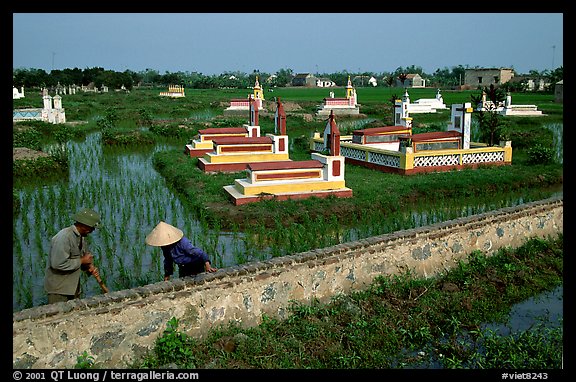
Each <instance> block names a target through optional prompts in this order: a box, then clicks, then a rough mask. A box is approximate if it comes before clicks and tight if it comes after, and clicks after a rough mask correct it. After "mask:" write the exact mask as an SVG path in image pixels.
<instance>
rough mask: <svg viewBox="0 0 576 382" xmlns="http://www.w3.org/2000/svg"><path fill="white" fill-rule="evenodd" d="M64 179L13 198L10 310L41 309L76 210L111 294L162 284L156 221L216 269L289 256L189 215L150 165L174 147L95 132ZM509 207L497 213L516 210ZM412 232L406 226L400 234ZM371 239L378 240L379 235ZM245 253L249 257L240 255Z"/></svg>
mask: <svg viewBox="0 0 576 382" xmlns="http://www.w3.org/2000/svg"><path fill="white" fill-rule="evenodd" d="M67 148H68V156H69V167H70V169H69V171H70V172H69V178H68V179H63V180H61V181H56V182H52V183H50V184H45V185H43V186H41V187H38V186H33V187H24V188H22V189H20V190H19V191H18V198H19V200H20V206H21V208H20V210H19V212H18V213H17V214H15V216H14V218H13V229H14V231H13V311H19V310H22V309H25V308H30V307H33V306H39V305H43V304H46V302H47V297H46V294H45V292H44V287H43V282H44V271H45V267H46V261H47V257H48V252H49V250H50V238H51V237H52V236H53V235H54V234H56V233H57V232H58V231H59V230H60V229H61V228H63V227H66V226H68V225H70V224H72V220H71V216H72V214H73V213H74V212H76V211H77V210H78V209H80V208H82V207H88V208H93V209H95V210H96V211H98V212H99V213H100V214H101V215H102V225H101V226H100V227H99V228H98V229H97V230H96V231H95V232H94V233H93V234H91V235H89V236H88V245H89V248H90V249H91V250H92V252H93V253H94V255H95V261H96V265H97V266H98V268H99V269H100V275H101V276H102V278H103V280H104V282H105V283H106V285H107V286H108V288H109V289H110V290H111V291H114V290H122V289H128V288H133V287H137V286H142V285H146V284H149V283H154V282H158V281H161V280H162V279H163V265H162V254H161V251H160V249H159V248H156V247H150V246H147V245H146V244H145V242H144V240H145V237H146V235H148V233H149V232H150V231H151V230H152V229H153V228H154V227H155V226H156V224H158V222H159V221H160V220H163V221H166V222H168V223H170V224H173V225H175V226H177V227H179V228H181V229H182V230H183V231H184V232H185V235H186V236H187V237H188V238H189V239H190V240H191V241H192V242H193V243H194V245H196V246H198V247H200V248H203V249H204V250H206V251H207V253H208V254H209V255H210V256H211V259H212V263H213V264H214V265H215V266H216V267H219V268H222V267H227V266H232V265H237V264H241V263H245V262H249V261H253V260H263V259H267V258H270V257H272V256H278V255H282V254H286V253H290V250H291V249H289V248H288V249H282V251H280V252H279V250H278V249H277V248H276V249H271V248H266V247H264V248H259V249H255V248H254V247H253V245H254V244H253V242H254V240H255V239H254V237H251V238H250V237H248V236H254V235H252V234H245V233H242V232H223V231H214V230H211V229H209V228H208V227H206V226H205V225H203V224H201V223H200V222H199V221H198V220H197V219H196V218H195V216H194V215H193V214H192V213H191V212H189V211H187V210H186V209H185V208H184V207H183V205H182V204H181V202H180V201H179V199H178V198H177V197H176V196H174V195H173V193H172V191H171V190H170V189H169V188H168V187H167V185H166V184H165V181H164V178H163V177H162V176H161V175H160V174H158V173H157V172H156V170H155V169H154V168H153V165H152V157H153V154H154V153H155V152H156V151H159V150H166V149H175V148H177V149H179V148H180V147H179V146H178V147H177V145H176V144H175V143H158V144H156V145H154V146H150V147H148V148H143V147H139V148H138V149H137V150H135V149H126V148H121V149H119V148H103V146H102V143H101V139H100V133H99V132H96V133H90V134H88V135H87V136H86V138H85V139H84V140H83V141H70V142H68V143H67ZM523 202H525V201H524V200H508V201H505V202H504V204H506V205H502V204H499V205H498V206H496V208H502V207H506V206H510V205H517V204H521V203H523ZM494 208H495V206H486V205H482V206H464V207H462V206H459V207H455V211H451V212H450V213H449V214H444V213H441V211H440V212H439V211H437V210H431V211H412V212H407V216H406V217H405V219H406V221H407V222H408V223H407V224H408V225H412V226H423V225H428V224H432V223H436V222H438V221H441V220H448V219H453V218H455V217H459V216H467V215H471V214H477V213H481V212H484V211H485V210H490V209H494ZM404 228H410V227H408V226H404V227H402V228H401V229H404ZM381 233H382V232H377V233H376V234H381ZM374 234H375V233H374V230H373V228H371V227H367V228H354V229H350V230H343V231H340V232H338V234H337V235H331V236H335V238H334V237H333V238H332V239H331V240H332V244H330V245H333V244H337V243H334V240H335V241H337V242H347V241H352V240H357V239H359V238H364V237H368V236H373V235H374ZM246 253H250V254H251V256H246V255H245V254H246ZM81 283H82V290H83V295H84V296H85V297H89V296H93V295H97V294H100V293H102V292H101V290H100V287H99V285H98V283H97V282H96V281H95V280H94V279H93V278H89V277H82V278H81Z"/></svg>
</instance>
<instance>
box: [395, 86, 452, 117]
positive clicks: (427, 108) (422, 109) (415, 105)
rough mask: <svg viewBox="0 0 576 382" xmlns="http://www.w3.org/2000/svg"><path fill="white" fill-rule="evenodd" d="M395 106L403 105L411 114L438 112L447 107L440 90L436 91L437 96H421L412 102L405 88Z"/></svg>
mask: <svg viewBox="0 0 576 382" xmlns="http://www.w3.org/2000/svg"><path fill="white" fill-rule="evenodd" d="M394 107H402V108H403V109H405V110H406V112H408V113H411V114H418V113H436V110H438V109H447V107H446V105H445V104H444V100H443V99H442V95H440V90H438V93H436V98H421V99H419V100H417V101H415V102H410V96H409V95H408V90H406V89H405V91H404V95H403V96H402V99H399V100H396V102H395V104H394Z"/></svg>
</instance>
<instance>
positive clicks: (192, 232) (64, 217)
mask: <svg viewBox="0 0 576 382" xmlns="http://www.w3.org/2000/svg"><path fill="white" fill-rule="evenodd" d="M169 148H171V146H170V145H166V144H163V145H156V146H150V147H141V148H139V149H138V150H130V149H108V148H106V149H104V150H103V149H102V144H101V140H100V133H93V134H89V135H88V136H87V137H86V139H85V141H82V142H70V143H69V144H68V150H69V160H70V176H69V182H61V183H58V184H54V185H46V186H44V187H36V188H25V189H23V190H20V192H19V198H20V202H21V210H20V211H21V212H20V213H19V214H18V215H17V216H15V218H14V246H13V257H14V263H13V271H14V280H13V285H14V294H13V309H14V310H20V309H23V308H26V307H31V306H36V305H41V304H45V303H46V296H45V292H44V288H43V282H44V268H45V266H46V259H47V256H48V252H49V250H50V238H51V237H52V236H53V235H54V234H56V232H58V231H59V230H60V229H61V228H64V227H66V226H68V225H70V224H72V223H73V221H72V220H71V218H70V217H71V216H72V215H73V214H74V213H75V212H76V211H77V210H78V209H80V208H82V207H89V208H93V209H94V210H96V211H98V212H99V213H100V214H101V215H102V226H101V227H99V228H98V229H97V230H96V231H95V232H94V233H92V234H91V235H89V236H88V239H87V240H88V243H89V244H88V245H89V247H90V248H91V250H92V252H93V253H94V255H95V262H96V266H97V267H98V268H99V269H100V274H101V276H102V278H103V279H104V281H105V283H106V285H107V286H108V288H109V289H110V290H112V291H113V290H119V289H126V288H131V287H135V286H140V285H143V284H147V283H152V282H157V281H161V280H162V279H163V269H162V261H161V258H162V255H161V251H160V249H159V248H156V247H150V246H147V245H146V244H145V242H144V239H145V237H146V235H147V234H148V233H149V232H150V231H151V230H152V229H153V228H154V226H155V225H156V224H158V222H159V221H160V220H163V221H166V222H168V223H170V224H172V225H175V226H177V227H179V228H181V229H182V230H183V231H184V232H185V234H186V236H187V237H188V238H189V239H190V240H191V241H192V242H193V243H194V244H195V245H197V246H199V247H201V248H204V249H205V250H206V251H207V252H208V253H209V255H210V256H211V258H212V262H213V264H215V266H217V267H222V266H229V265H232V264H234V263H235V262H236V260H235V258H234V256H233V255H232V254H230V253H228V251H227V248H228V247H234V248H238V250H239V251H241V250H242V241H241V234H239V233H235V234H234V235H233V234H231V233H227V232H217V233H214V232H211V231H210V230H206V229H205V228H204V227H202V226H200V224H199V223H198V221H197V220H196V219H195V218H194V216H193V214H192V213H191V212H188V211H186V209H185V208H184V207H183V206H182V204H181V203H180V201H179V200H178V198H176V197H174V195H173V194H172V192H171V191H170V190H169V189H168V188H167V186H166V185H165V182H164V179H163V178H162V177H161V176H160V175H159V174H158V173H157V172H156V171H155V170H154V168H153V166H152V156H153V154H154V152H156V151H157V150H165V149H169ZM232 240H235V241H238V242H237V243H234V244H233V245H232V244H231V241H232ZM82 288H83V290H84V296H91V295H94V294H99V293H101V292H100V289H99V286H98V284H97V283H96V282H95V281H94V280H93V279H91V278H85V277H83V278H82Z"/></svg>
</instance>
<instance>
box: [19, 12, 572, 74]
mask: <svg viewBox="0 0 576 382" xmlns="http://www.w3.org/2000/svg"><path fill="white" fill-rule="evenodd" d="M12 21H13V61H12V65H13V69H17V68H25V69H32V68H33V69H44V70H45V71H46V72H50V71H51V70H53V69H60V70H62V69H73V68H79V69H87V68H93V67H102V68H104V69H106V70H114V71H119V72H123V71H125V70H131V71H134V72H141V71H145V70H147V69H152V70H156V71H158V72H159V73H160V74H165V73H167V72H170V73H174V72H198V73H202V74H204V75H214V74H223V73H226V72H235V71H239V72H243V73H252V72H253V71H254V70H258V71H260V72H263V73H270V74H272V73H276V72H277V71H279V70H280V69H291V70H292V71H293V72H294V73H307V72H310V73H335V72H342V71H348V72H351V73H356V72H373V73H383V72H393V71H395V70H396V69H397V68H399V67H403V68H406V67H409V66H412V65H413V66H416V67H421V68H422V69H423V71H424V73H427V74H433V73H434V72H435V71H436V70H437V69H441V70H442V69H449V70H450V69H452V68H453V67H456V66H459V65H462V66H464V67H469V68H475V67H484V68H512V69H514V70H515V71H516V73H517V74H527V73H528V72H529V71H531V70H536V71H538V72H541V71H544V70H553V69H556V68H558V67H560V66H563V53H564V50H563V44H564V37H563V30H564V25H563V13H511V12H506V13H13V14H12Z"/></svg>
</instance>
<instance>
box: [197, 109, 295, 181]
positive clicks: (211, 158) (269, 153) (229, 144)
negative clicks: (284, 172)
mask: <svg viewBox="0 0 576 382" xmlns="http://www.w3.org/2000/svg"><path fill="white" fill-rule="evenodd" d="M277 104H278V106H277V108H276V113H275V116H274V129H275V130H274V134H266V136H265V137H260V136H245V137H241V136H237V137H224V136H222V137H216V138H212V145H213V149H212V150H211V151H210V152H208V153H206V154H204V155H203V157H202V158H199V159H198V167H199V168H200V169H201V170H202V171H204V172H238V171H243V170H246V169H247V168H248V165H249V164H251V163H259V162H274V161H288V160H290V158H289V156H288V135H287V134H286V122H285V121H286V113H285V112H284V107H283V106H282V104H281V102H280V100H279V99H278V100H277ZM253 105H254V107H253V110H254V111H255V113H251V115H258V114H257V108H256V102H254V103H253Z"/></svg>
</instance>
